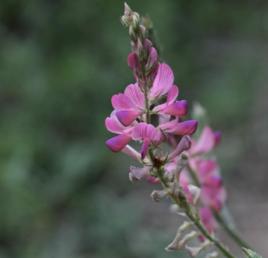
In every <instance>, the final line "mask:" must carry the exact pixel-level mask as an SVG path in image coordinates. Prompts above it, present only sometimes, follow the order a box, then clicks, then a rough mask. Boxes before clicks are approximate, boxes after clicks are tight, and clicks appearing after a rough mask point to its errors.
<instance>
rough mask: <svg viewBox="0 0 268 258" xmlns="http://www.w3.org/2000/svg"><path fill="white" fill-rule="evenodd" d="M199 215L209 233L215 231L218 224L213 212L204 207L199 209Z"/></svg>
mask: <svg viewBox="0 0 268 258" xmlns="http://www.w3.org/2000/svg"><path fill="white" fill-rule="evenodd" d="M199 215H200V219H201V221H202V223H203V224H204V226H205V227H206V229H207V230H208V232H209V233H212V232H213V231H215V228H216V222H215V220H214V217H213V214H212V211H211V210H210V209H209V208H208V207H203V208H200V209H199Z"/></svg>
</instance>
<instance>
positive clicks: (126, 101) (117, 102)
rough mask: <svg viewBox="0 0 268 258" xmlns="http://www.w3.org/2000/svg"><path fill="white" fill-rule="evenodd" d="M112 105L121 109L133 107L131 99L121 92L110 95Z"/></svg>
mask: <svg viewBox="0 0 268 258" xmlns="http://www.w3.org/2000/svg"><path fill="white" fill-rule="evenodd" d="M111 101H112V106H113V108H114V109H116V110H121V109H124V110H126V109H131V108H134V107H135V106H134V105H133V103H132V101H131V100H130V98H129V97H127V96H126V95H125V94H123V93H118V94H115V95H113V96H112V100H111Z"/></svg>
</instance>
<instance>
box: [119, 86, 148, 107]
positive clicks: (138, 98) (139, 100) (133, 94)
mask: <svg viewBox="0 0 268 258" xmlns="http://www.w3.org/2000/svg"><path fill="white" fill-rule="evenodd" d="M124 94H125V96H126V97H127V98H128V99H129V100H131V102H132V103H133V106H135V108H136V109H144V108H145V98H144V94H143V93H142V91H141V89H140V87H139V85H138V84H137V83H135V84H130V85H128V86H127V87H126V89H125V92H124Z"/></svg>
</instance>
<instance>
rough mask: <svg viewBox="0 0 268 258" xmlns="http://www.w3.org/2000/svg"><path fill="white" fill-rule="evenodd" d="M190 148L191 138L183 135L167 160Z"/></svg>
mask: <svg viewBox="0 0 268 258" xmlns="http://www.w3.org/2000/svg"><path fill="white" fill-rule="evenodd" d="M190 147H191V138H190V137H189V136H188V135H185V136H183V137H182V138H181V140H180V142H179V143H178V145H177V147H176V149H175V150H174V151H173V152H172V153H170V155H169V156H168V159H170V160H171V159H174V158H175V157H176V156H178V155H180V154H181V153H182V152H183V151H186V150H189V149H190Z"/></svg>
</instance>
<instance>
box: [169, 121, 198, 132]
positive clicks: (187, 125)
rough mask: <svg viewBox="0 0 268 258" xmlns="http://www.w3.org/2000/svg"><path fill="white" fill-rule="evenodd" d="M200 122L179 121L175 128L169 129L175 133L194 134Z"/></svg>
mask: <svg viewBox="0 0 268 258" xmlns="http://www.w3.org/2000/svg"><path fill="white" fill-rule="evenodd" d="M197 125H198V122H197V121H196V120H187V121H183V122H179V123H177V125H175V126H174V127H173V128H170V129H169V130H167V132H169V133H173V134H175V135H192V134H193V133H194V132H195V131H196V129H197Z"/></svg>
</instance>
